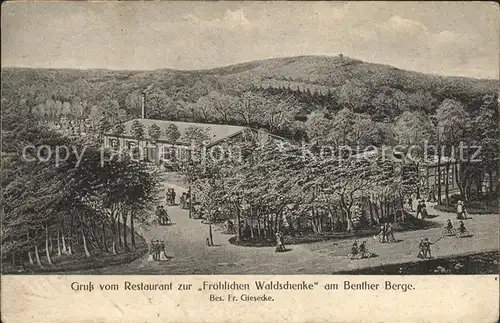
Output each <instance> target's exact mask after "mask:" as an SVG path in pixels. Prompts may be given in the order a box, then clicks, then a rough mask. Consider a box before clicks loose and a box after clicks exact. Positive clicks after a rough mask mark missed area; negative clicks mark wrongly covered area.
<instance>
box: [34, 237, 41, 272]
mask: <svg viewBox="0 0 500 323" xmlns="http://www.w3.org/2000/svg"><path fill="white" fill-rule="evenodd" d="M35 259H36V264H37V265H38V266H41V265H42V262H41V261H40V253H39V252H38V245H36V242H35Z"/></svg>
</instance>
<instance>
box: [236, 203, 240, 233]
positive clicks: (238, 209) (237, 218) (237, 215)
mask: <svg viewBox="0 0 500 323" xmlns="http://www.w3.org/2000/svg"><path fill="white" fill-rule="evenodd" d="M240 239H241V225H240V208H239V207H238V206H236V241H238V242H239V241H240Z"/></svg>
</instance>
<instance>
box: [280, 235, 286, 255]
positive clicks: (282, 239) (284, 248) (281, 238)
mask: <svg viewBox="0 0 500 323" xmlns="http://www.w3.org/2000/svg"><path fill="white" fill-rule="evenodd" d="M280 241H281V248H283V251H286V247H285V238H284V237H283V233H282V232H281V231H280Z"/></svg>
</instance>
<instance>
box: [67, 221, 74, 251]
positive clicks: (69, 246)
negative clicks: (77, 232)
mask: <svg viewBox="0 0 500 323" xmlns="http://www.w3.org/2000/svg"><path fill="white" fill-rule="evenodd" d="M74 227H75V226H74V223H73V217H71V221H70V223H69V237H68V239H69V241H68V254H70V255H72V254H73V236H74Z"/></svg>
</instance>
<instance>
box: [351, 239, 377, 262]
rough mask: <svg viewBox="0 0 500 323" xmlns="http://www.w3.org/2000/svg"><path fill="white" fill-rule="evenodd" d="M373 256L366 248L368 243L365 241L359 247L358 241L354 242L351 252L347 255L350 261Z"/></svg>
mask: <svg viewBox="0 0 500 323" xmlns="http://www.w3.org/2000/svg"><path fill="white" fill-rule="evenodd" d="M372 256H373V254H372V253H371V252H369V251H368V249H367V248H366V241H363V242H362V243H361V244H360V245H358V240H354V243H353V244H352V247H351V252H350V253H349V254H348V255H347V257H348V258H350V259H353V258H355V259H361V258H370V257H372Z"/></svg>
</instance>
